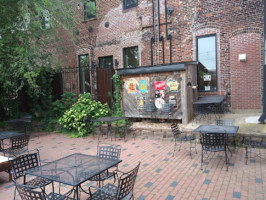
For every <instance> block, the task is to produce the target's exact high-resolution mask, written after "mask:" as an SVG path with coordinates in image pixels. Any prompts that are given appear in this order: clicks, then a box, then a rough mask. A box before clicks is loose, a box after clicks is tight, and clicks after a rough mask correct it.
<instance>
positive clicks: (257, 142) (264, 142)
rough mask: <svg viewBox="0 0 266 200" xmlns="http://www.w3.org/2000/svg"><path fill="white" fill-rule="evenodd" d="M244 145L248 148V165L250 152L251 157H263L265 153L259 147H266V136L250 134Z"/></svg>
mask: <svg viewBox="0 0 266 200" xmlns="http://www.w3.org/2000/svg"><path fill="white" fill-rule="evenodd" d="M244 146H245V149H246V165H247V163H248V154H250V158H256V157H259V158H260V159H262V158H263V155H262V154H261V152H260V151H259V149H266V136H263V137H259V136H251V135H250V136H249V137H247V138H245V139H244ZM249 149H250V150H249Z"/></svg>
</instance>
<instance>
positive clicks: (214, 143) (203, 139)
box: [200, 133, 227, 152]
mask: <svg viewBox="0 0 266 200" xmlns="http://www.w3.org/2000/svg"><path fill="white" fill-rule="evenodd" d="M226 142H227V134H226V133H200V143H201V145H202V150H204V151H212V152H217V151H225V150H226Z"/></svg>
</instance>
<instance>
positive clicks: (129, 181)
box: [87, 162, 140, 200]
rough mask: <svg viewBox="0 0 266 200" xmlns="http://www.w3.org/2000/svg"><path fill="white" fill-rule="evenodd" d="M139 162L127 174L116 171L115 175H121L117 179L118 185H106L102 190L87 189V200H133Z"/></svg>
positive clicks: (97, 188)
mask: <svg viewBox="0 0 266 200" xmlns="http://www.w3.org/2000/svg"><path fill="white" fill-rule="evenodd" d="M139 166H140V162H139V164H138V165H137V166H136V167H135V168H134V169H132V170H131V171H129V172H126V173H125V172H121V171H119V170H117V171H116V174H117V176H118V174H120V173H121V175H120V176H119V178H118V185H117V186H116V185H113V184H111V183H108V184H106V185H104V186H103V187H102V188H99V187H96V186H90V187H89V194H90V196H89V198H88V199H87V200H96V199H97V200H106V199H109V200H111V199H114V200H121V199H131V198H132V199H134V194H133V190H134V185H135V181H136V177H137V174H138V170H139ZM92 188H94V189H96V191H94V192H92Z"/></svg>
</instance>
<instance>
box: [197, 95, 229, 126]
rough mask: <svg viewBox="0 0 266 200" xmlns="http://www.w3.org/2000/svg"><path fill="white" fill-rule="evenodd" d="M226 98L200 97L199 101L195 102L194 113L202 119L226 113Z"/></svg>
mask: <svg viewBox="0 0 266 200" xmlns="http://www.w3.org/2000/svg"><path fill="white" fill-rule="evenodd" d="M225 98H226V96H205V97H200V98H199V99H198V100H197V101H195V102H193V109H194V113H195V114H197V115H200V119H201V118H208V121H209V120H210V118H211V114H214V115H215V118H217V114H220V113H224V100H225Z"/></svg>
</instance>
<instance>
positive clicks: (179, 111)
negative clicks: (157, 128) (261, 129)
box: [117, 62, 201, 124]
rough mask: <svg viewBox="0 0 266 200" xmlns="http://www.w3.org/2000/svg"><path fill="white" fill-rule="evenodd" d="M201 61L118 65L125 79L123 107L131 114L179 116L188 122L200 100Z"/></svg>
mask: <svg viewBox="0 0 266 200" xmlns="http://www.w3.org/2000/svg"><path fill="white" fill-rule="evenodd" d="M198 65H201V63H199V62H182V63H175V64H171V65H170V64H169V65H155V66H145V67H137V68H123V69H118V70H117V72H118V74H119V75H120V76H121V79H122V92H121V94H122V110H123V112H124V115H125V117H128V118H150V119H178V120H182V123H184V124H187V123H188V122H189V121H190V120H191V119H192V118H193V107H192V103H193V102H194V101H195V100H197V98H198V96H197V95H198V94H197V67H198Z"/></svg>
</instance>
